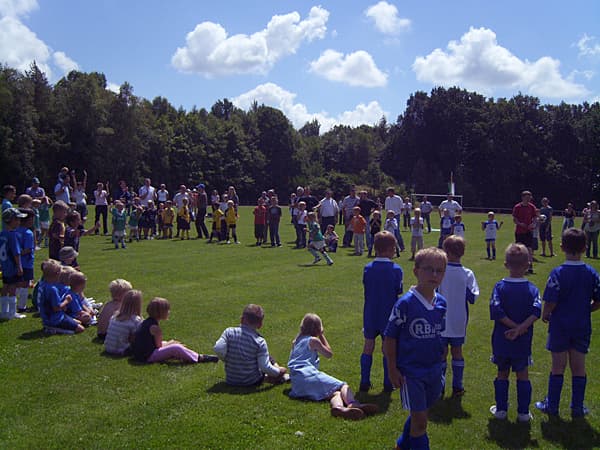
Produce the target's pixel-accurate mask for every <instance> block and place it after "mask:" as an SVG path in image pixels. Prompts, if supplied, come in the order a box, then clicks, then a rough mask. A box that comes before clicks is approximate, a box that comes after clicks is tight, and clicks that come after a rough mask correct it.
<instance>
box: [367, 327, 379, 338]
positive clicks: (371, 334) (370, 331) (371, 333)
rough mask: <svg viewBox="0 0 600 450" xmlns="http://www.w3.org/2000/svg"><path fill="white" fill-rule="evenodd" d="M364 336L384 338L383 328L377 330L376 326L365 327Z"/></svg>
mask: <svg viewBox="0 0 600 450" xmlns="http://www.w3.org/2000/svg"><path fill="white" fill-rule="evenodd" d="M363 336H364V337H365V339H375V338H376V337H377V336H381V337H382V338H383V330H376V329H375V328H363Z"/></svg>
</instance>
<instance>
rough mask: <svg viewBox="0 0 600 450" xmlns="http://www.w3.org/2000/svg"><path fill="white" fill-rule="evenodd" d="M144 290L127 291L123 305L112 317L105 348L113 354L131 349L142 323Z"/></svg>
mask: <svg viewBox="0 0 600 450" xmlns="http://www.w3.org/2000/svg"><path fill="white" fill-rule="evenodd" d="M141 314H142V292H141V291H138V290H135V289H132V290H130V291H127V292H126V293H125V295H124V296H123V300H122V301H121V307H120V308H119V310H118V311H117V312H116V313H115V315H114V316H112V317H111V318H110V322H109V324H108V330H106V338H105V339H104V350H105V351H106V353H109V354H111V355H127V354H129V353H130V351H131V343H132V342H133V339H134V337H135V332H136V331H137V329H138V327H139V326H140V324H141V323H142V318H141Z"/></svg>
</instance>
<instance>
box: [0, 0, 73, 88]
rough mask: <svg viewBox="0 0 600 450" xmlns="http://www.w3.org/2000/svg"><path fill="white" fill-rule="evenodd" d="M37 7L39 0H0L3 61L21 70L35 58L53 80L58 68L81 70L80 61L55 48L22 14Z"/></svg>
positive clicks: (0, 37)
mask: <svg viewBox="0 0 600 450" xmlns="http://www.w3.org/2000/svg"><path fill="white" fill-rule="evenodd" d="M37 7H38V4H37V1H35V0H21V1H19V0H0V16H2V18H1V19H0V61H1V62H3V63H6V64H7V65H8V66H9V67H13V68H15V69H18V70H20V71H25V70H28V69H29V68H30V66H31V63H32V62H34V61H35V62H36V64H37V66H38V67H39V68H40V70H42V71H43V72H44V73H45V74H46V76H47V77H48V79H49V80H51V81H52V80H53V79H54V77H53V72H54V71H57V72H59V73H60V74H61V75H62V74H66V73H68V72H70V71H71V70H78V69H79V65H78V64H77V63H76V62H75V61H73V60H72V59H71V58H69V57H68V56H67V55H66V54H65V53H64V52H61V51H56V52H55V51H53V50H52V49H51V48H50V47H49V46H48V45H47V44H46V43H45V42H44V41H42V40H41V39H40V38H38V36H37V35H36V34H35V33H34V32H33V31H31V30H30V29H29V28H28V27H27V26H26V25H25V24H23V22H21V20H20V19H19V18H18V16H20V15H26V14H27V13H29V12H31V11H33V10H35V9H37Z"/></svg>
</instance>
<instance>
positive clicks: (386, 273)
mask: <svg viewBox="0 0 600 450" xmlns="http://www.w3.org/2000/svg"><path fill="white" fill-rule="evenodd" d="M373 240H374V247H375V259H374V260H373V261H372V262H370V263H369V264H367V265H366V266H365V269H364V272H363V286H364V292H365V303H364V307H363V336H364V338H365V343H364V346H363V352H362V355H360V391H361V392H367V391H368V390H369V389H370V388H371V366H372V365H373V351H374V350H375V339H376V338H377V336H381V339H382V340H383V332H384V330H385V327H386V325H387V322H388V319H389V317H390V312H391V311H392V308H393V307H394V304H395V303H396V301H397V300H398V297H400V294H402V277H403V273H402V268H401V267H400V266H399V265H398V264H396V263H394V262H393V261H392V258H393V257H394V253H395V251H396V238H395V237H394V235H393V234H392V233H390V232H389V231H380V232H379V233H377V234H375V237H374V239H373ZM392 364H394V361H392ZM393 389H394V387H393V386H392V383H391V382H390V379H389V376H388V360H387V359H386V357H385V356H384V357H383V390H384V391H385V392H391V391H392V390H393Z"/></svg>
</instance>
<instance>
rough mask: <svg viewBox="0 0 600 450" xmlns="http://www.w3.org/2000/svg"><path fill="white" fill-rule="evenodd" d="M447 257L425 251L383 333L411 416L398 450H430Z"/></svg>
mask: <svg viewBox="0 0 600 450" xmlns="http://www.w3.org/2000/svg"><path fill="white" fill-rule="evenodd" d="M447 261H448V260H447V258H446V253H444V251H443V250H441V249H438V248H433V247H431V248H426V249H423V250H420V251H419V252H418V253H417V255H416V256H415V267H414V269H413V273H414V274H415V277H416V278H417V285H416V286H413V287H411V288H410V290H409V291H408V292H407V293H406V294H404V295H403V296H402V297H401V298H400V299H399V300H398V301H397V302H396V304H395V305H394V308H393V309H392V313H391V315H390V318H389V321H388V324H387V327H386V329H385V332H384V341H383V353H384V355H385V356H386V358H387V359H388V361H390V362H391V363H390V367H389V376H390V381H391V382H392V385H393V386H394V387H397V388H402V389H401V391H400V397H401V399H402V404H403V406H404V408H406V409H408V410H409V411H410V416H409V417H408V419H407V420H406V422H405V424H404V429H403V431H402V435H401V436H400V437H399V438H398V440H397V441H396V448H399V449H408V448H410V449H429V437H428V436H427V415H428V411H429V408H430V407H431V406H432V405H433V404H434V402H435V401H436V400H437V399H438V398H439V397H440V393H441V390H442V362H441V360H442V343H441V338H440V334H441V332H442V331H443V329H444V324H445V316H446V300H445V299H444V297H442V296H441V295H440V294H438V293H437V292H436V289H437V288H438V286H439V285H440V283H441V282H442V279H443V278H444V273H445V272H446V264H447Z"/></svg>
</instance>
